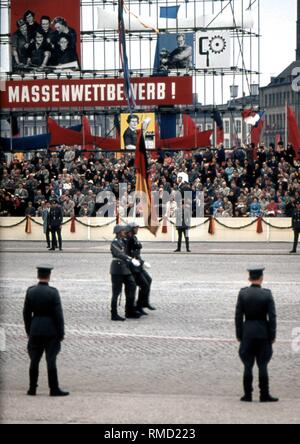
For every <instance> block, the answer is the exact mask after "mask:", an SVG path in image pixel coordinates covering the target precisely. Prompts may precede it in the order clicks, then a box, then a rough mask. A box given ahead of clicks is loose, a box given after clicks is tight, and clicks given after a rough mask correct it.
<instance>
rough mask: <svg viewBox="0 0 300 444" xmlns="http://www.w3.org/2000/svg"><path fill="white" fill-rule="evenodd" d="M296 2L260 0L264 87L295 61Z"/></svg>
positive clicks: (288, 0)
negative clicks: (272, 77)
mask: <svg viewBox="0 0 300 444" xmlns="http://www.w3.org/2000/svg"><path fill="white" fill-rule="evenodd" d="M296 20H297V0H261V22H262V29H261V33H262V39H261V71H262V78H261V83H262V86H265V85H266V84H268V82H269V80H270V77H271V76H277V75H278V74H280V73H281V72H282V71H283V70H284V69H285V68H286V67H287V66H288V65H289V64H290V63H292V62H293V61H294V60H295V50H296Z"/></svg>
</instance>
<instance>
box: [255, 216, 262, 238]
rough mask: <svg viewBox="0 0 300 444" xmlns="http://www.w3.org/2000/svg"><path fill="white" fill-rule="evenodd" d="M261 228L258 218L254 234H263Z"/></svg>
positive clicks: (260, 220) (260, 221) (260, 218)
mask: <svg viewBox="0 0 300 444" xmlns="http://www.w3.org/2000/svg"><path fill="white" fill-rule="evenodd" d="M263 232H264V230H263V226H262V217H259V218H258V219H257V225H256V233H258V234H261V233H263Z"/></svg>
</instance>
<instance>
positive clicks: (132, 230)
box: [127, 223, 156, 315]
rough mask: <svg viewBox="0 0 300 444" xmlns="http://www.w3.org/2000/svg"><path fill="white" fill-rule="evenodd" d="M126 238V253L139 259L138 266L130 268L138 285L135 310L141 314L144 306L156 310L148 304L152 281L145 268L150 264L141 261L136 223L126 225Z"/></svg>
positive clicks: (140, 247)
mask: <svg viewBox="0 0 300 444" xmlns="http://www.w3.org/2000/svg"><path fill="white" fill-rule="evenodd" d="M128 228H129V232H128V235H127V237H128V240H127V248H128V250H127V251H128V255H129V256H131V257H132V258H135V259H137V260H138V261H140V263H141V265H140V267H134V268H132V273H133V277H134V279H135V283H136V284H137V286H138V287H139V295H138V299H137V303H136V309H137V311H138V312H139V313H140V314H142V315H147V313H146V312H145V310H144V308H148V309H149V310H156V309H155V307H153V305H151V304H150V301H149V298H150V288H151V283H152V278H151V276H150V275H149V273H148V272H147V270H146V268H147V267H148V268H149V267H150V265H149V264H148V263H147V262H145V261H143V259H142V257H141V250H142V248H143V246H142V244H141V242H140V241H139V240H138V238H137V233H138V229H139V226H138V225H137V224H136V223H131V224H129V225H128Z"/></svg>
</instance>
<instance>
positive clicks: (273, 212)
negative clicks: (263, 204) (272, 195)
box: [266, 199, 278, 217]
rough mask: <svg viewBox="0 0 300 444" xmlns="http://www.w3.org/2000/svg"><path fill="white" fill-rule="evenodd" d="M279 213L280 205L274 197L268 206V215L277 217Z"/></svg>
mask: <svg viewBox="0 0 300 444" xmlns="http://www.w3.org/2000/svg"><path fill="white" fill-rule="evenodd" d="M277 213H278V205H277V203H276V202H275V200H274V199H272V200H271V202H270V203H269V204H268V206H267V208H266V216H268V217H275V216H277Z"/></svg>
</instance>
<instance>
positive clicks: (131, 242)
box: [127, 236, 144, 273]
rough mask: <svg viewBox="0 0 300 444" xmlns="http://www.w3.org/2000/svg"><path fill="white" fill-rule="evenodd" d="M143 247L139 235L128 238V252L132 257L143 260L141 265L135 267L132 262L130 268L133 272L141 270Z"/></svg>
mask: <svg viewBox="0 0 300 444" xmlns="http://www.w3.org/2000/svg"><path fill="white" fill-rule="evenodd" d="M142 248H143V246H142V244H141V242H140V241H139V240H138V238H137V236H132V237H130V238H129V239H128V240H127V253H128V255H129V256H130V257H132V258H134V259H137V260H139V261H140V262H141V265H140V266H139V267H135V266H134V265H133V264H131V266H130V269H131V271H133V272H135V273H136V272H140V271H141V269H142V266H143V263H144V261H143V259H142V258H141V249H142Z"/></svg>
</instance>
